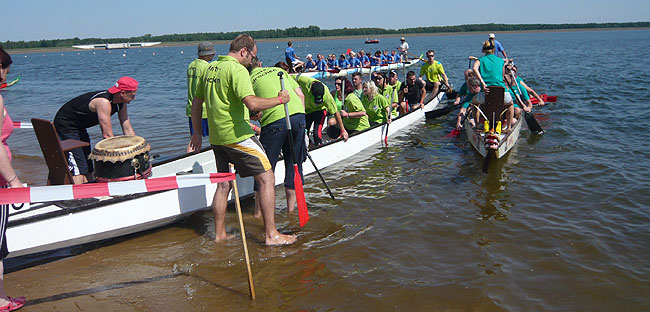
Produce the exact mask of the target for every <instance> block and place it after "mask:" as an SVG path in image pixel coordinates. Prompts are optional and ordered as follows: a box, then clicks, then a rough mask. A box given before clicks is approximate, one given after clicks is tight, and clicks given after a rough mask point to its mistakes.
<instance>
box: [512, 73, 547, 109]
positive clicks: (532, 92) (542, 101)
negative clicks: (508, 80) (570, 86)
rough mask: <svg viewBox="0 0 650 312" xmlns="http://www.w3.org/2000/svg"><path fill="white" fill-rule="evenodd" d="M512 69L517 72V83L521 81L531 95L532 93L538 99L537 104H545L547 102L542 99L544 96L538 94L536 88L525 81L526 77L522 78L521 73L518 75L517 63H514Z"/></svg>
mask: <svg viewBox="0 0 650 312" xmlns="http://www.w3.org/2000/svg"><path fill="white" fill-rule="evenodd" d="M512 70H513V73H514V74H515V77H516V78H517V83H519V84H520V85H521V86H523V87H524V88H526V91H527V92H528V94H529V95H532V96H533V97H534V98H536V99H537V101H538V103H537V105H539V106H544V105H545V103H544V100H542V97H541V96H539V94H537V92H535V90H533V88H531V87H529V86H528V85H527V84H526V82H525V81H524V79H522V78H521V77H520V76H519V75H517V70H518V68H517V65H514V64H513V65H512Z"/></svg>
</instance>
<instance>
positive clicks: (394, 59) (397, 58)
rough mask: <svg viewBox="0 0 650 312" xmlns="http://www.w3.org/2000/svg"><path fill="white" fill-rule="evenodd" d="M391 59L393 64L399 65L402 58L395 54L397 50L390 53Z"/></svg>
mask: <svg viewBox="0 0 650 312" xmlns="http://www.w3.org/2000/svg"><path fill="white" fill-rule="evenodd" d="M390 57H391V60H390V62H391V63H399V62H400V56H399V54H397V52H395V50H392V51H391V52H390Z"/></svg>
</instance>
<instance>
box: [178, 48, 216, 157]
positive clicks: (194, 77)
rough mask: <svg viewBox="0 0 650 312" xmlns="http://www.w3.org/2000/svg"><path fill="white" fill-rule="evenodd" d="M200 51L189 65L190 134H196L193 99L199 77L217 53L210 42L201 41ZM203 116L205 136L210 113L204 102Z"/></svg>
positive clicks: (187, 111) (188, 105) (186, 110)
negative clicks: (193, 125) (193, 120)
mask: <svg viewBox="0 0 650 312" xmlns="http://www.w3.org/2000/svg"><path fill="white" fill-rule="evenodd" d="M198 52H199V57H198V58H197V59H195V60H194V61H192V63H190V65H189V66H188V67H187V106H186V107H185V113H186V114H187V117H188V119H189V123H190V135H192V134H194V128H193V127H192V100H193V99H194V93H196V84H197V83H198V82H199V77H202V76H203V73H204V72H205V70H206V69H207V68H208V62H210V61H212V58H213V57H214V55H215V54H216V53H217V52H216V51H215V50H214V46H212V43H210V42H201V43H199V46H198ZM201 117H202V118H203V119H202V120H201V124H202V125H203V136H204V137H205V136H208V115H207V110H206V109H205V103H203V115H202V116H201ZM188 152H189V150H188Z"/></svg>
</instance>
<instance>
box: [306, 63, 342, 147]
mask: <svg viewBox="0 0 650 312" xmlns="http://www.w3.org/2000/svg"><path fill="white" fill-rule="evenodd" d="M298 85H299V86H300V89H301V90H302V93H303V94H304V95H305V113H306V114H307V118H306V121H307V126H306V127H307V129H309V128H310V127H311V125H312V124H313V125H314V127H313V130H312V134H313V144H314V145H315V146H318V145H321V144H323V124H324V123H325V119H326V118H327V113H329V114H331V115H334V121H333V122H335V123H336V124H338V125H339V126H340V129H342V131H341V136H342V137H343V140H345V141H347V140H348V132H347V131H346V130H345V129H346V127H345V126H344V125H343V120H342V119H341V115H340V113H339V110H338V108H337V106H336V102H335V101H334V98H333V97H332V94H331V93H330V91H329V89H328V88H327V86H326V85H325V84H324V83H322V82H320V81H318V80H317V79H315V78H312V77H307V76H300V77H298Z"/></svg>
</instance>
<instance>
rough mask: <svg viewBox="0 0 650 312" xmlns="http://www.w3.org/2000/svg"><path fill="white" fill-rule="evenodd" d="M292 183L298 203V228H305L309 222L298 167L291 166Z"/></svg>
mask: <svg viewBox="0 0 650 312" xmlns="http://www.w3.org/2000/svg"><path fill="white" fill-rule="evenodd" d="M293 183H294V184H295V186H296V202H297V203H298V220H300V227H303V226H305V224H307V221H309V211H307V201H306V200H305V191H304V190H303V188H302V179H301V178H300V171H298V165H293Z"/></svg>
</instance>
